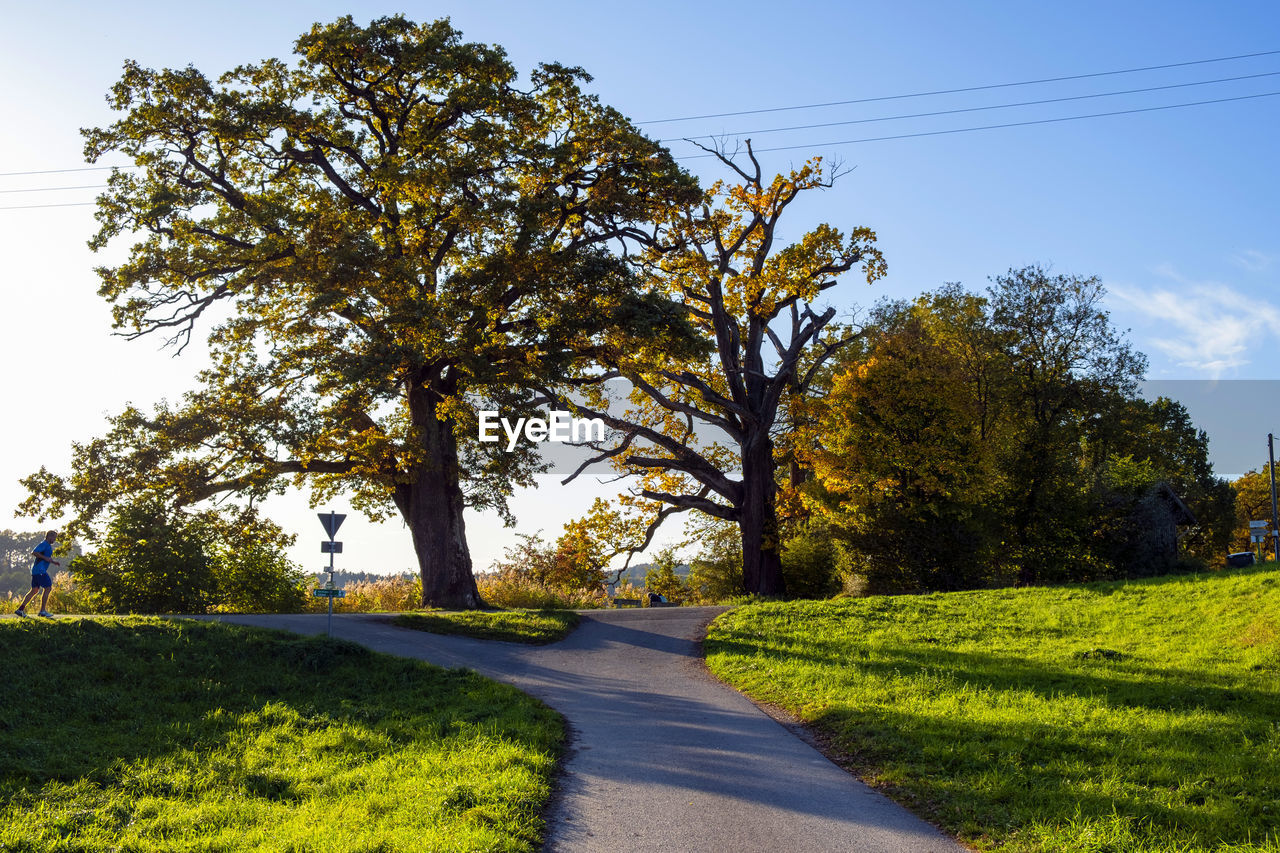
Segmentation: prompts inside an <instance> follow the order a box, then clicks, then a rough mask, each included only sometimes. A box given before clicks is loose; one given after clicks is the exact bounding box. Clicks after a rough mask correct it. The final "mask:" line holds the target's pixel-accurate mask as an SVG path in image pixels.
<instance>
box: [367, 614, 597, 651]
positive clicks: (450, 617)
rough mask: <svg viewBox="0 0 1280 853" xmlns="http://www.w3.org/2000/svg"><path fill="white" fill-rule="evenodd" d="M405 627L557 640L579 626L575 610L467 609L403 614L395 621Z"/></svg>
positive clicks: (519, 639) (532, 640)
mask: <svg viewBox="0 0 1280 853" xmlns="http://www.w3.org/2000/svg"><path fill="white" fill-rule="evenodd" d="M391 622H392V624H394V625H399V626H400V627H401V628H414V629H416V630H418V631H430V632H431V633H433V634H461V635H462V636H464V637H476V638H478V639H481V640H504V641H506V642H508V643H535V644H543V643H554V642H556V641H557V640H563V639H564V638H565V637H566V636H568V634H569V632H570V631H572V630H573V629H574V628H576V627H578V614H577V613H574V612H573V611H572V610H463V611H457V612H453V611H430V612H424V613H402V614H400V615H399V616H396V617H395V618H394V619H392V620H391Z"/></svg>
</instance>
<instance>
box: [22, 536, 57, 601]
mask: <svg viewBox="0 0 1280 853" xmlns="http://www.w3.org/2000/svg"><path fill="white" fill-rule="evenodd" d="M57 539H58V531H56V530H50V531H49V532H48V533H46V534H45V535H44V541H43V542H41V543H40V544H39V545H37V546H36V549H35V550H34V551H32V552H31V553H32V554H34V555H35V558H36V562H35V565H33V566H32V567H31V592H29V593H27V597H26V598H24V599H22V603H21V604H19V605H18V609H17V611H16V615H18V616H26V615H27V602H28V601H30V600H31V599H33V598H35V597H36V590H40V615H41V616H44V617H46V618H48V619H52V618H53V614H52V613H50V612H49V592H50V591H51V590H52V589H53V581H52V580H51V579H50V578H49V564H50V563H52V564H53V565H55V566H61V565H62V563H59V562H58V561H57V560H55V559H53V543H54V542H56V541H57Z"/></svg>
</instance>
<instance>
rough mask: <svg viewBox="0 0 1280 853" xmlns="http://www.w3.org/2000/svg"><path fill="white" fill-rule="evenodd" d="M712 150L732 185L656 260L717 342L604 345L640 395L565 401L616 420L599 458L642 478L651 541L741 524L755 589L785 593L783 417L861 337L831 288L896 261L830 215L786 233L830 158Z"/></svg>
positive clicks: (825, 180)
mask: <svg viewBox="0 0 1280 853" xmlns="http://www.w3.org/2000/svg"><path fill="white" fill-rule="evenodd" d="M714 153H716V155H717V156H718V157H719V158H720V160H721V162H722V163H723V164H724V165H725V166H726V167H728V168H729V169H730V170H732V171H733V173H734V174H735V182H734V183H731V184H723V183H721V184H717V185H715V186H714V187H712V188H711V189H710V190H708V191H707V193H706V194H705V196H704V197H703V198H702V199H701V200H699V201H698V202H697V203H692V204H686V205H683V206H680V207H677V208H675V209H674V210H673V214H672V216H671V218H670V220H669V221H668V222H667V223H666V228H665V229H664V232H663V237H664V239H663V241H662V243H661V245H660V246H656V247H654V248H653V249H652V250H651V268H650V270H649V273H650V276H651V277H652V279H653V280H654V281H655V282H656V284H657V286H658V287H660V288H661V289H662V290H663V291H664V292H665V293H666V294H667V295H668V296H670V297H671V298H672V299H673V300H675V302H676V303H677V304H678V305H679V306H681V307H682V309H683V310H684V311H685V312H687V315H688V316H689V318H691V320H692V322H693V324H694V325H695V327H696V328H697V329H698V331H699V332H700V333H701V335H702V337H703V338H704V339H705V341H706V342H707V343H708V344H709V347H708V349H707V350H706V351H705V352H702V353H700V354H697V355H694V354H692V353H690V352H688V351H684V352H681V351H676V350H673V349H657V348H648V349H639V350H634V349H633V350H627V349H622V348H618V347H614V348H605V349H603V350H602V352H601V353H599V354H598V356H597V358H598V363H599V364H601V365H603V366H604V368H605V371H604V372H603V373H599V374H598V375H597V376H596V377H594V378H596V379H601V378H619V379H622V380H625V383H626V387H628V389H629V400H628V401H627V402H625V403H622V402H620V401H611V400H610V399H609V396H608V394H607V393H605V392H603V391H601V389H600V387H599V386H596V387H594V388H591V389H589V390H588V391H587V393H586V401H585V402H583V399H582V398H576V399H573V400H566V402H568V403H569V404H570V405H572V406H573V407H575V408H577V409H578V410H579V411H581V412H583V413H586V414H589V415H591V416H593V417H599V418H601V419H602V420H604V421H605V422H606V423H608V424H609V425H610V426H611V427H612V428H613V430H614V439H615V440H614V441H613V442H612V443H611V444H610V445H609V446H602V447H600V449H601V451H602V452H601V454H600V456H599V457H597V459H606V458H607V459H610V460H612V461H613V462H614V464H615V465H616V466H617V467H618V468H619V469H620V470H621V471H623V472H626V473H629V474H633V475H637V476H638V477H639V479H640V486H639V488H638V489H637V490H636V491H635V494H634V496H632V497H635V498H639V499H640V501H641V505H643V504H644V503H646V502H647V504H648V506H647V510H648V515H649V517H650V518H651V519H652V521H653V523H652V524H651V525H650V526H649V528H648V530H647V531H646V533H645V536H644V539H643V541H644V544H647V543H648V541H649V538H650V537H651V536H652V533H653V530H654V528H655V527H656V525H657V524H658V523H660V522H661V521H662V520H663V519H664V518H666V517H667V516H669V515H670V514H671V513H673V512H682V511H687V510H696V511H699V512H702V513H706V514H707V515H710V516H712V517H714V518H718V519H722V520H725V521H730V522H733V523H734V524H736V525H737V526H738V528H739V530H740V532H741V537H742V559H743V585H744V587H745V589H746V591H747V592H750V593H756V594H760V595H780V594H782V593H783V592H784V586H783V577H782V565H781V559H780V553H779V552H780V546H781V542H780V533H779V529H778V507H777V495H778V483H777V469H778V464H779V457H780V455H781V454H780V452H779V448H778V444H777V438H778V436H779V434H780V433H782V432H784V431H785V427H786V420H785V418H783V417H781V415H782V414H784V413H785V407H786V405H787V401H788V399H789V398H791V397H796V396H801V397H802V396H804V395H805V394H806V393H807V392H808V389H809V386H810V384H811V383H812V381H813V379H814V377H815V376H816V375H817V374H818V372H819V371H820V370H821V369H822V367H823V365H824V364H826V363H827V361H828V360H829V359H830V358H831V357H832V356H834V355H835V354H836V353H838V352H839V351H840V350H841V349H842V348H843V347H846V346H847V345H849V344H850V343H852V342H853V341H854V340H856V338H857V333H856V332H855V331H854V330H851V329H849V328H847V327H845V326H842V325H840V324H837V323H834V322H833V321H834V320H835V317H836V309H835V308H834V307H830V306H827V307H820V306H819V305H818V300H819V299H820V298H821V296H822V294H823V293H824V292H826V291H828V290H829V289H830V288H832V287H834V286H835V285H836V284H838V283H839V281H840V280H841V276H842V275H843V274H845V273H847V272H849V271H850V270H853V269H855V268H858V267H860V268H861V271H862V273H863V276H864V278H865V280H866V281H867V283H868V284H870V283H872V282H874V281H875V280H876V279H878V278H880V277H881V276H882V275H884V273H885V262H884V259H883V257H882V255H881V253H880V250H879V249H878V248H877V247H876V246H875V234H874V232H872V231H871V230H870V229H869V228H865V227H857V228H854V229H852V230H851V231H850V232H849V233H848V234H844V233H842V232H841V231H839V230H838V229H836V228H833V227H832V226H830V225H825V224H824V225H819V226H817V227H816V228H814V229H813V230H811V231H809V232H807V233H805V234H803V235H801V236H800V237H799V239H796V240H795V241H794V242H789V243H788V242H784V241H783V240H782V233H783V232H782V229H783V217H784V216H785V215H786V213H787V211H788V210H790V209H791V206H792V205H793V204H794V203H795V202H796V200H797V199H798V198H800V197H801V196H802V195H803V194H804V193H806V192H811V191H814V190H818V189H822V188H824V187H827V186H830V183H831V180H832V178H833V175H832V173H830V172H824V170H823V168H822V165H821V163H820V161H811V162H809V163H806V164H805V165H803V166H801V167H800V168H798V169H795V170H793V171H791V172H790V173H789V174H787V175H778V176H776V177H774V178H773V179H771V180H769V179H766V178H765V176H764V172H763V169H762V167H761V165H760V162H759V160H758V159H757V158H756V156H755V154H754V153H753V152H752V149H751V143H750V140H748V141H747V142H746V152H745V158H744V159H745V160H746V163H745V165H743V164H740V163H739V162H737V161H736V160H735V159H734V158H733V157H732V156H729V155H727V154H725V153H724V152H714ZM589 378H590V377H589ZM632 505H633V506H635V505H636V504H635V502H634V501H633V502H632ZM658 507H662V508H661V509H658Z"/></svg>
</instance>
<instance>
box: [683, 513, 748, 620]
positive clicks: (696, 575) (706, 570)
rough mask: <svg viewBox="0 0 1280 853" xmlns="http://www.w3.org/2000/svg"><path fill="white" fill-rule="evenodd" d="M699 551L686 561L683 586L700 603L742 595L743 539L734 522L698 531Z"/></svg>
mask: <svg viewBox="0 0 1280 853" xmlns="http://www.w3.org/2000/svg"><path fill="white" fill-rule="evenodd" d="M701 542H702V550H701V551H700V552H699V553H698V556H696V557H694V558H693V560H692V561H690V564H689V579H688V581H687V582H686V585H687V586H688V588H689V592H690V596H691V597H692V599H693V600H694V601H697V602H698V603H700V604H717V603H719V602H722V601H730V600H733V599H734V598H736V597H738V596H741V595H742V594H743V592H742V538H741V536H740V534H739V533H738V528H737V526H736V525H733V524H728V523H717V524H715V525H713V526H710V527H708V528H707V529H705V530H704V531H703V532H702V534H701Z"/></svg>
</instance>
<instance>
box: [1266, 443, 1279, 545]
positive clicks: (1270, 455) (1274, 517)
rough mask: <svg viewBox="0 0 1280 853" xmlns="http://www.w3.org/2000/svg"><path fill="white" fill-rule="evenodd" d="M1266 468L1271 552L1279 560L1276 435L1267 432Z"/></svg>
mask: <svg viewBox="0 0 1280 853" xmlns="http://www.w3.org/2000/svg"><path fill="white" fill-rule="evenodd" d="M1267 459H1268V461H1269V462H1270V464H1269V465H1268V466H1267V470H1268V471H1269V472H1270V473H1271V553H1272V556H1274V557H1275V558H1276V560H1277V561H1280V512H1277V511H1276V437H1275V436H1274V435H1273V434H1271V433H1267Z"/></svg>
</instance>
